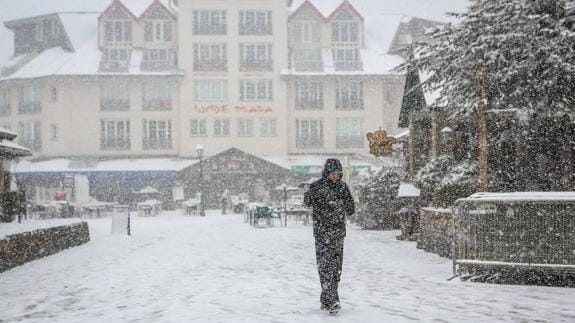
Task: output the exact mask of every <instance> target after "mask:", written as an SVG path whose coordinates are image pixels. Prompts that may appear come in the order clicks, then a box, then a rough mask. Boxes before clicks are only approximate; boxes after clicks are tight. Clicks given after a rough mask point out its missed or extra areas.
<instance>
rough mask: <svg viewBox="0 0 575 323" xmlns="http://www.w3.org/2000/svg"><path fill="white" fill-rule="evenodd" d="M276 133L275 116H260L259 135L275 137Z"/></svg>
mask: <svg viewBox="0 0 575 323" xmlns="http://www.w3.org/2000/svg"><path fill="white" fill-rule="evenodd" d="M277 135H278V133H277V119H275V118H261V119H260V136H262V137H276V136H277Z"/></svg>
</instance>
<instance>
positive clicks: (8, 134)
mask: <svg viewBox="0 0 575 323" xmlns="http://www.w3.org/2000/svg"><path fill="white" fill-rule="evenodd" d="M17 136H18V135H17V134H16V133H15V132H14V131H12V130H8V129H6V128H4V127H0V139H10V140H12V139H14V138H16V137H17Z"/></svg>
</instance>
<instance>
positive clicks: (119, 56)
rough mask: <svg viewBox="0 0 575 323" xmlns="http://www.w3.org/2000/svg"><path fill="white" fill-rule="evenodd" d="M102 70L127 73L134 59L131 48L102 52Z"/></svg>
mask: <svg viewBox="0 0 575 323" xmlns="http://www.w3.org/2000/svg"><path fill="white" fill-rule="evenodd" d="M102 55H103V56H102V65H101V69H102V70H107V71H127V70H128V67H129V66H130V60H131V58H132V50H131V49H130V48H129V47H110V48H104V50H103V51H102Z"/></svg>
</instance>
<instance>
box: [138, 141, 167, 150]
mask: <svg viewBox="0 0 575 323" xmlns="http://www.w3.org/2000/svg"><path fill="white" fill-rule="evenodd" d="M143 146H144V149H148V150H154V149H172V139H171V138H144V141H143Z"/></svg>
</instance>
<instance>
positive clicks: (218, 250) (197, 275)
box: [0, 212, 575, 322]
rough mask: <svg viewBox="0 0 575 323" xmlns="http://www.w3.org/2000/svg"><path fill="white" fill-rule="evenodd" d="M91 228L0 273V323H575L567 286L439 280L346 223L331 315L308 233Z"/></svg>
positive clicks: (419, 256) (216, 225)
mask: <svg viewBox="0 0 575 323" xmlns="http://www.w3.org/2000/svg"><path fill="white" fill-rule="evenodd" d="M89 224H90V231H91V238H92V241H91V242H89V243H88V244H85V245H83V246H80V247H77V248H74V249H70V250H67V251H64V252H62V253H59V254H57V255H54V256H51V257H48V258H44V259H41V260H38V261H35V262H32V263H29V264H26V265H24V266H21V267H17V268H15V269H12V270H10V271H8V272H5V273H3V274H0V322H19V321H27V322H403V321H416V320H421V321H439V322H462V321H481V322H492V321H521V322H527V321H537V322H561V321H563V322H569V321H571V322H573V321H575V308H574V307H573V300H574V299H575V289H569V288H549V287H535V286H505V285H488V284H479V283H470V282H467V283H465V282H461V281H458V280H457V279H456V280H453V281H446V279H447V278H449V277H450V276H451V263H450V262H449V261H448V260H445V259H442V258H439V257H437V256H435V255H432V254H428V253H425V252H423V251H420V250H417V249H416V248H415V245H414V243H410V242H400V241H396V240H395V239H394V236H395V234H397V232H375V231H372V232H370V231H361V230H358V229H355V228H353V227H350V228H349V230H348V238H347V239H346V245H345V256H344V270H343V276H342V284H341V286H340V296H341V301H342V306H343V309H342V312H341V313H340V315H339V316H338V317H330V316H327V315H325V314H323V313H321V312H320V311H319V283H318V277H317V271H316V267H315V255H314V247H313V238H312V232H311V227H305V226H301V225H290V226H288V227H287V228H283V227H275V228H261V229H256V228H252V227H250V226H249V225H247V224H244V223H243V218H242V216H239V215H225V216H224V215H220V214H218V213H217V212H209V213H208V216H207V217H205V218H200V217H186V216H183V215H182V214H181V213H178V212H172V213H164V214H163V215H162V216H159V217H155V218H141V217H133V221H132V224H133V226H132V232H133V235H132V236H131V237H128V236H120V235H110V229H111V219H110V218H104V219H95V220H89Z"/></svg>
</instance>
